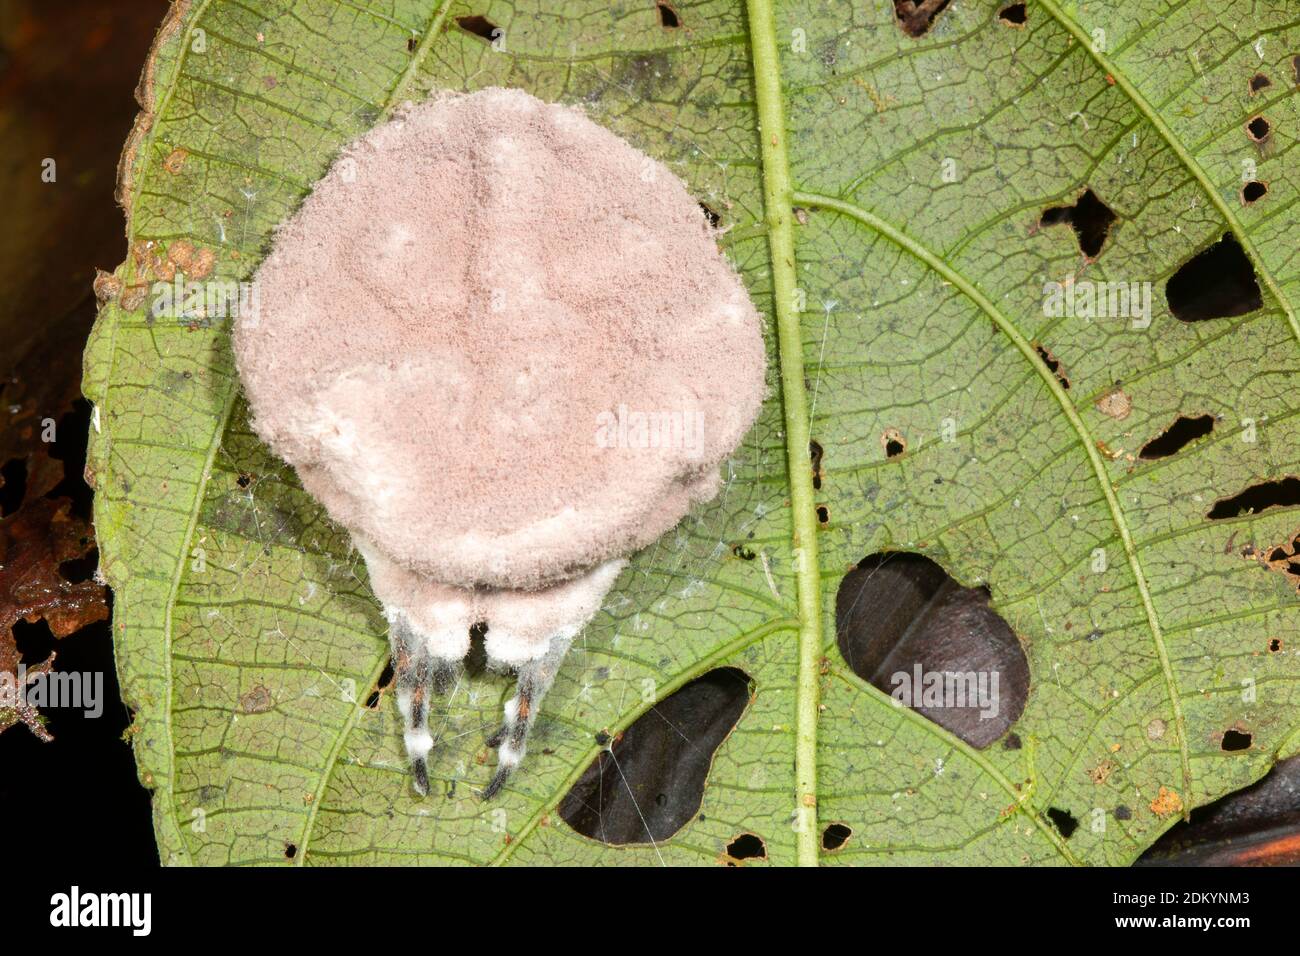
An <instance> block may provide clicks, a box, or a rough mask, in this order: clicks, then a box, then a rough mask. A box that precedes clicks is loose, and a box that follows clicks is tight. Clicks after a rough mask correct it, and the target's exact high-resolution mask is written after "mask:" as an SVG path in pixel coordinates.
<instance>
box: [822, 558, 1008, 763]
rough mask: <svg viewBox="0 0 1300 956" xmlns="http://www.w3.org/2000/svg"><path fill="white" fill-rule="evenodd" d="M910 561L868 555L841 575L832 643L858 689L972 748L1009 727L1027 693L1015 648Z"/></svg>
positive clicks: (939, 577)
mask: <svg viewBox="0 0 1300 956" xmlns="http://www.w3.org/2000/svg"><path fill="white" fill-rule="evenodd" d="M988 602H989V592H988V590H987V589H986V588H982V587H979V588H966V587H962V586H961V585H960V584H958V583H957V582H956V581H954V580H953V579H952V577H951V576H950V575H949V574H948V573H947V572H946V571H945V570H944V569H943V568H941V567H940V566H939V565H938V564H936V563H935V562H934V561H931V560H930V559H929V558H927V557H924V556H922V555H919V554H910V553H907V552H900V551H885V552H879V553H877V554H873V555H871V556H869V557H867V558H866V559H864V560H863V561H862V562H861V563H859V564H858V565H857V567H855V568H854V569H853V570H852V571H850V572H849V573H848V574H846V575H845V576H844V580H843V581H841V582H840V587H839V592H838V594H837V595H836V600H835V631H836V643H837V645H838V647H839V651H840V654H841V655H842V656H843V658H844V660H845V661H846V662H847V663H848V665H849V666H850V667H851V668H852V669H853V672H854V673H855V674H857V675H858V676H859V677H861V678H862V679H863V680H865V681H867V682H868V683H870V684H872V685H873V686H875V687H876V688H878V689H879V690H881V691H883V692H884V693H886V694H891V695H892V696H894V697H895V699H898V700H900V701H902V702H903V703H906V704H909V706H911V707H912V708H913V709H914V710H916V711H917V712H918V713H920V714H923V715H924V716H926V717H927V718H929V719H930V720H933V721H934V722H935V723H937V724H939V725H940V726H941V727H945V728H947V729H948V730H950V731H952V732H953V733H954V734H956V735H957V736H958V737H961V738H962V739H963V740H965V741H966V742H967V743H969V744H971V745H972V746H975V747H981V748H982V747H987V746H989V744H991V743H993V742H994V741H995V740H997V739H998V738H999V737H1001V736H1002V735H1003V734H1005V733H1006V732H1007V730H1008V728H1010V726H1011V725H1012V724H1013V723H1015V721H1016V719H1017V718H1018V717H1019V716H1020V712H1021V711H1022V710H1023V709H1024V706H1025V698H1026V697H1027V695H1028V693H1029V666H1028V663H1027V661H1026V659H1025V652H1024V649H1023V648H1022V647H1021V646H1020V641H1019V640H1018V639H1017V638H1016V635H1015V633H1014V632H1013V631H1012V630H1011V628H1010V627H1009V626H1008V625H1007V622H1006V621H1004V620H1003V619H1002V617H1001V616H999V615H998V613H997V612H996V611H994V610H993V609H992V608H990V607H989V603H988Z"/></svg>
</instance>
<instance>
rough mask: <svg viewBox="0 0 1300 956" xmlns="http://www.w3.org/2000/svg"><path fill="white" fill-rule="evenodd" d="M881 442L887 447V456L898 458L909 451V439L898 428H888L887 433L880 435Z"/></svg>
mask: <svg viewBox="0 0 1300 956" xmlns="http://www.w3.org/2000/svg"><path fill="white" fill-rule="evenodd" d="M880 444H881V445H883V446H884V448H885V457H886V458H897V457H898V456H899V455H901V454H902V453H903V452H905V451H907V439H906V438H904V437H903V433H902V432H900V431H899V430H898V429H897V428H886V429H885V433H884V434H883V435H881V436H880Z"/></svg>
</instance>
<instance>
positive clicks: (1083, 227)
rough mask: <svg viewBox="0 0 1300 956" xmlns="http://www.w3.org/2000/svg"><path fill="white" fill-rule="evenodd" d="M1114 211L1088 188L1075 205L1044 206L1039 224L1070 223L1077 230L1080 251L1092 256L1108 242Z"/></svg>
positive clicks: (1090, 257)
mask: <svg viewBox="0 0 1300 956" xmlns="http://www.w3.org/2000/svg"><path fill="white" fill-rule="evenodd" d="M1116 218H1117V217H1116V216H1115V213H1114V212H1113V211H1112V210H1111V208H1110V207H1109V206H1107V205H1106V204H1105V203H1104V202H1102V201H1101V200H1100V199H1098V198H1097V194H1096V193H1094V192H1093V191H1092V190H1091V189H1085V190H1084V191H1083V195H1082V196H1080V197H1079V198H1078V200H1076V201H1075V204H1074V205H1073V206H1053V207H1052V208H1051V209H1044V210H1043V214H1042V216H1040V217H1039V220H1038V224H1039V225H1040V226H1057V225H1062V224H1065V225H1068V226H1069V227H1070V228H1071V229H1073V230H1074V235H1075V238H1076V239H1078V241H1079V251H1080V252H1082V253H1083V254H1084V255H1085V256H1087V257H1088V258H1089V259H1095V258H1097V256H1098V255H1100V254H1101V247H1102V246H1103V245H1105V243H1106V237H1107V236H1108V235H1109V234H1110V227H1111V225H1112V224H1114V222H1115V219H1116Z"/></svg>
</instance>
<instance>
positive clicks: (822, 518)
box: [817, 505, 831, 525]
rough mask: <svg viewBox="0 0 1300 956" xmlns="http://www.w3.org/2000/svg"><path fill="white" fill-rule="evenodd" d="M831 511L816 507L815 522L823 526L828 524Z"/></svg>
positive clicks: (821, 506)
mask: <svg viewBox="0 0 1300 956" xmlns="http://www.w3.org/2000/svg"><path fill="white" fill-rule="evenodd" d="M830 520H831V511H830V509H829V508H827V507H826V506H825V505H818V506H817V521H818V522H819V523H821V524H823V525H826V524H830Z"/></svg>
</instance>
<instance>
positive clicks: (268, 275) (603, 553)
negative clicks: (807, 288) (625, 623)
mask: <svg viewBox="0 0 1300 956" xmlns="http://www.w3.org/2000/svg"><path fill="white" fill-rule="evenodd" d="M256 287H257V300H256V301H257V303H258V308H257V310H256V311H255V312H254V313H252V314H245V315H241V316H240V318H239V320H238V322H237V324H236V328H235V343H234V344H235V356H236V360H237V363H238V366H239V372H240V375H241V378H242V379H243V383H244V387H245V391H246V392H247V395H248V400H249V403H250V405H251V408H252V411H253V417H254V427H255V428H256V429H257V432H258V433H259V434H260V435H261V436H262V437H263V438H264V439H265V440H266V441H267V442H268V443H269V444H270V445H271V447H272V448H273V449H274V450H275V451H276V452H277V453H278V454H279V455H280V456H281V457H282V458H284V459H285V460H286V461H287V462H289V463H290V464H291V465H293V466H294V467H295V468H296V469H297V471H298V474H299V476H300V477H301V479H302V483H303V485H304V487H305V488H306V489H307V490H308V491H309V492H311V493H312V494H313V495H314V496H315V497H316V498H317V499H319V500H320V502H321V503H322V504H323V505H324V506H325V508H326V510H327V511H328V512H329V514H330V515H331V517H333V518H334V519H335V520H336V521H338V522H339V523H340V524H342V525H344V526H345V527H347V529H348V530H349V531H350V532H351V534H352V538H353V541H354V543H355V544H356V546H357V548H358V549H359V550H360V551H361V552H362V554H364V555H365V558H366V563H367V566H368V568H369V571H370V578H371V583H372V586H373V588H374V591H375V594H376V596H377V597H378V598H379V600H380V601H381V602H382V604H383V605H384V609H385V612H386V614H387V617H388V620H389V623H390V636H391V638H392V642H393V650H394V664H395V672H396V677H397V687H398V694H397V696H398V704H399V706H400V707H401V708H402V710H403V713H404V715H405V716H406V719H407V722H408V723H407V726H408V729H407V733H406V743H407V748H408V751H409V753H410V755H411V759H412V763H413V767H414V772H415V780H416V788H417V789H418V790H420V791H421V792H423V791H424V790H426V789H427V770H426V764H425V761H426V757H427V754H428V752H429V749H430V748H431V746H432V743H433V741H432V739H431V737H430V735H429V732H428V730H427V729H426V727H425V717H426V710H427V696H428V690H429V688H430V686H431V684H433V683H437V682H438V681H443V680H447V679H449V678H450V677H451V676H453V675H454V672H455V668H456V667H457V666H459V662H460V661H461V659H462V658H463V657H464V656H465V653H466V651H467V650H468V645H469V631H470V628H471V626H473V625H475V624H477V623H483V624H486V625H487V636H486V647H487V652H488V656H489V660H490V661H491V662H492V663H493V664H495V665H497V666H500V667H513V668H516V669H518V671H519V694H518V695H517V696H516V697H515V698H514V699H513V700H512V701H511V703H510V704H509V705H507V707H506V721H505V726H504V727H503V728H502V731H503V733H502V734H499V735H498V739H497V740H496V743H497V744H499V748H500V749H499V755H498V768H499V769H498V772H497V776H496V777H495V778H494V780H493V783H492V785H491V786H490V787H489V788H488V789H489V795H490V793H493V792H495V791H496V789H497V788H499V787H500V786H501V784H502V782H503V781H504V779H505V775H506V774H508V773H509V771H510V769H511V768H512V767H513V766H514V765H515V764H516V763H517V762H518V760H519V759H520V758H521V757H522V755H523V750H524V743H525V740H526V736H527V732H528V729H529V727H530V726H531V723H532V721H533V719H534V717H535V714H536V708H537V704H538V702H539V701H540V698H541V696H542V694H544V693H545V691H546V689H547V687H549V686H550V683H551V681H552V679H553V678H554V674H555V670H556V668H557V667H558V666H559V663H560V661H561V660H562V658H563V656H564V653H565V650H566V649H567V647H568V644H569V642H570V641H572V639H573V636H574V635H575V634H576V633H577V632H578V631H580V630H581V629H582V627H583V626H584V625H585V624H586V623H587V621H589V620H590V619H591V617H592V616H593V615H594V614H595V613H596V612H597V611H598V610H599V608H600V604H601V601H602V599H603V598H604V596H605V594H606V593H607V592H608V590H609V588H610V587H611V586H612V584H613V582H614V580H615V578H616V577H617V576H618V572H619V570H620V569H621V567H622V565H623V562H624V559H625V557H626V556H627V555H628V554H629V553H630V552H632V551H634V550H636V549H638V548H641V547H644V546H645V545H647V544H649V543H651V542H652V541H654V540H655V539H656V538H657V537H659V536H660V535H661V534H663V533H664V532H665V531H667V530H669V529H670V528H672V527H673V526H674V525H675V524H676V523H677V522H678V521H679V520H680V519H681V517H682V516H683V515H684V514H685V513H686V511H687V510H688V509H689V507H690V506H691V505H692V504H693V503H695V502H698V501H702V500H707V499H708V498H710V497H712V496H713V495H714V494H715V493H716V492H717V489H718V487H719V474H718V472H719V468H718V466H719V463H720V462H721V461H722V460H723V459H724V458H725V457H726V456H727V455H728V454H730V453H731V451H732V449H734V448H735V446H736V445H737V444H738V443H739V442H740V440H741V439H742V438H743V436H744V434H745V432H746V431H747V430H748V429H749V427H750V425H751V424H752V423H753V420H754V417H755V415H756V414H757V410H758V407H759V404H760V403H761V400H762V396H763V392H764V346H763V339H762V333H761V326H760V320H759V316H758V314H757V313H756V311H755V310H754V307H753V305H752V303H751V302H750V300H749V297H748V296H747V295H746V293H745V290H744V287H743V285H742V284H741V282H740V280H739V278H738V277H737V276H736V274H735V272H734V271H733V270H732V268H731V267H730V266H729V265H728V264H727V262H726V260H725V259H724V258H723V257H722V255H721V254H720V253H719V252H718V249H717V246H716V242H715V238H714V234H713V232H712V229H711V227H710V226H709V224H708V222H707V220H706V219H705V216H704V214H703V212H702V211H701V209H700V207H699V205H698V204H697V203H696V201H695V200H694V199H693V198H692V197H691V196H690V194H689V193H688V192H687V190H686V188H685V186H684V185H683V184H682V182H681V181H680V180H679V179H678V178H677V177H676V176H675V175H674V174H673V173H671V172H670V171H669V170H668V169H667V168H666V167H665V166H663V165H661V164H659V163H657V162H655V161H653V160H652V159H650V158H649V157H647V156H645V155H644V154H642V153H640V152H639V151H638V150H636V149H635V148H633V147H632V146H631V145H629V144H628V143H626V142H624V141H623V140H621V139H620V138H619V137H617V136H616V135H614V134H613V133H611V132H609V131H608V130H605V129H602V128H601V127H599V126H597V125H596V124H595V123H593V122H591V121H590V120H589V119H587V118H586V117H585V116H584V115H583V114H582V113H581V112H579V111H578V110H576V109H573V108H570V107H566V106H561V105H555V104H545V103H542V102H541V101H539V100H537V99H535V98H533V97H531V96H529V95H528V94H526V93H523V92H520V91H515V90H500V89H493V90H485V91H483V92H480V93H475V94H471V95H463V96H456V95H447V96H443V97H440V98H438V99H435V100H433V101H430V102H428V103H425V104H423V105H421V106H416V107H408V108H406V109H405V110H404V111H402V112H401V113H400V114H398V115H397V116H396V117H395V118H394V119H392V120H391V121H389V122H387V123H385V124H383V125H381V126H379V127H376V128H375V129H373V130H371V131H370V132H369V133H367V134H366V135H364V136H363V137H361V138H360V139H359V140H357V141H356V142H355V143H353V144H352V145H351V146H350V147H348V148H347V149H346V150H345V151H344V152H343V154H342V155H341V156H340V157H339V159H338V160H337V161H336V162H335V163H334V165H333V167H332V168H331V169H330V171H329V172H328V173H327V174H326V175H325V177H324V178H322V179H321V181H320V182H319V183H317V185H316V187H315V188H314V190H313V192H312V194H311V195H310V196H309V197H308V198H307V199H306V201H305V202H304V203H303V206H302V208H301V209H300V210H299V211H298V212H297V213H296V214H295V215H294V216H293V217H292V218H291V219H289V220H288V222H287V223H285V225H284V226H283V227H282V228H281V229H280V231H279V232H278V234H277V236H276V240H275V245H274V248H273V250H272V252H271V254H270V256H268V258H267V259H266V261H265V262H264V263H263V265H262V267H261V269H260V270H259V272H258V274H257V278H256Z"/></svg>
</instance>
